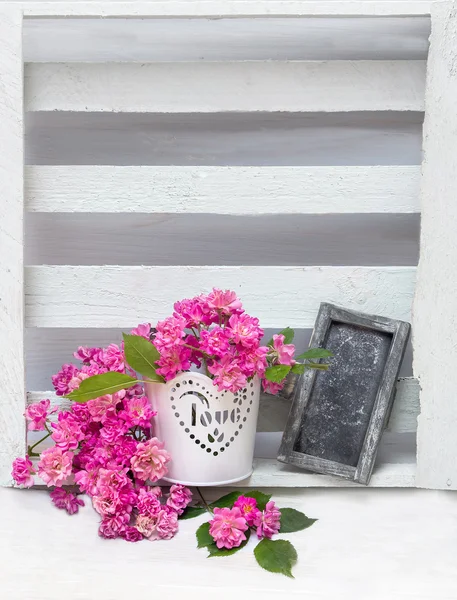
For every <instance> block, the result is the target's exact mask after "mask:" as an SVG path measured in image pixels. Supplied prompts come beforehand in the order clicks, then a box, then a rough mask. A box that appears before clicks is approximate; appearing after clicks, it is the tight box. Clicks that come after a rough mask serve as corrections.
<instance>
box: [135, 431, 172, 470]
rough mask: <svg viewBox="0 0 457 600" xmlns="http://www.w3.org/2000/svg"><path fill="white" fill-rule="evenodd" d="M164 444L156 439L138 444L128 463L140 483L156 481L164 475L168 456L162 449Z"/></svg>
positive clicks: (168, 459)
mask: <svg viewBox="0 0 457 600" xmlns="http://www.w3.org/2000/svg"><path fill="white" fill-rule="evenodd" d="M163 447H164V444H163V442H160V441H159V440H158V439H157V438H152V439H150V440H148V441H147V442H140V443H139V444H138V446H137V449H136V452H135V454H134V455H133V456H132V459H131V461H130V463H131V465H132V470H133V472H134V473H135V476H136V477H138V479H139V480H140V481H146V480H148V479H150V480H151V481H157V480H158V479H161V478H162V477H163V476H164V475H166V473H167V471H168V469H167V466H166V465H167V463H168V462H169V461H170V460H171V457H170V455H169V454H168V452H167V451H166V450H164V449H163Z"/></svg>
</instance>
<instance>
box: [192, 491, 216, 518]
mask: <svg viewBox="0 0 457 600" xmlns="http://www.w3.org/2000/svg"><path fill="white" fill-rule="evenodd" d="M195 489H196V490H197V493H198V495H199V496H200V498H201V499H202V502H203V504H204V506H205V508H206V510H207V511H208V512H209V514H210V515H211V516H212V515H213V511H212V510H211V508H210V506H209V504H208V502H207V501H206V500H205V498H204V497H203V494H202V492H201V489H200V488H199V487H196V488H195Z"/></svg>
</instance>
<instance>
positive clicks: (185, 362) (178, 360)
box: [157, 346, 192, 381]
mask: <svg viewBox="0 0 457 600" xmlns="http://www.w3.org/2000/svg"><path fill="white" fill-rule="evenodd" d="M160 352H161V354H160V359H159V360H158V361H157V364H158V365H159V368H158V369H157V373H158V374H159V375H162V376H163V377H164V378H165V380H166V381H170V380H171V379H173V378H174V377H176V374H177V373H179V372H180V371H188V370H189V369H190V358H191V352H192V350H190V349H189V348H183V347H180V346H177V347H175V348H172V349H165V350H161V351H160Z"/></svg>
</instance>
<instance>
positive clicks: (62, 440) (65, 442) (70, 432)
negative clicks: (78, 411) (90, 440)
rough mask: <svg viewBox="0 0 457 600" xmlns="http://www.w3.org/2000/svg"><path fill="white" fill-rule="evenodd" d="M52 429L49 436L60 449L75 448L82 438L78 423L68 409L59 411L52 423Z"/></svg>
mask: <svg viewBox="0 0 457 600" xmlns="http://www.w3.org/2000/svg"><path fill="white" fill-rule="evenodd" d="M52 428H53V429H54V431H53V433H52V435H51V437H52V439H53V440H54V442H55V443H56V446H58V447H59V448H62V450H76V448H78V446H79V443H80V442H81V441H82V440H83V439H84V437H85V436H84V434H83V432H82V431H81V427H80V424H79V422H78V420H77V419H75V418H74V417H73V414H72V413H71V412H70V411H66V412H60V413H59V418H58V421H57V423H52Z"/></svg>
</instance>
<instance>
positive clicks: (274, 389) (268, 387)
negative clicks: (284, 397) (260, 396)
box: [262, 379, 284, 396]
mask: <svg viewBox="0 0 457 600" xmlns="http://www.w3.org/2000/svg"><path fill="white" fill-rule="evenodd" d="M262 385H263V389H264V390H265V392H267V394H272V395H273V396H274V395H275V394H277V393H278V392H280V391H281V390H282V388H283V387H284V381H281V382H280V383H275V382H274V381H268V379H263V380H262Z"/></svg>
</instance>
